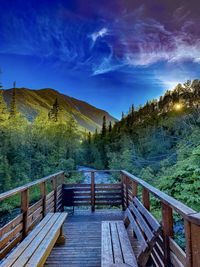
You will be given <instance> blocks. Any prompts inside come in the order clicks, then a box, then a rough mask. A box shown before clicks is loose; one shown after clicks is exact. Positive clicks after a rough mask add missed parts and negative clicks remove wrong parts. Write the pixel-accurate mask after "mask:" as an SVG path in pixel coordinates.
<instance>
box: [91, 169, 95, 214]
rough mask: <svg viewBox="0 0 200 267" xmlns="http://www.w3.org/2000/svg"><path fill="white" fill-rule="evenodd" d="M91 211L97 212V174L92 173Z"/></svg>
mask: <svg viewBox="0 0 200 267" xmlns="http://www.w3.org/2000/svg"><path fill="white" fill-rule="evenodd" d="M91 210H92V212H94V211H95V173H94V172H93V171H92V172H91Z"/></svg>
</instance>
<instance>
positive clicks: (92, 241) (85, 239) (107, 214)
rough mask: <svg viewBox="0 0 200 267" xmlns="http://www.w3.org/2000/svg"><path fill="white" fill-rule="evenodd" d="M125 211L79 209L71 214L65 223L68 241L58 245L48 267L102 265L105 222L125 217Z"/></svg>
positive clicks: (97, 266)
mask: <svg viewBox="0 0 200 267" xmlns="http://www.w3.org/2000/svg"><path fill="white" fill-rule="evenodd" d="M121 219H123V212H122V211H121V210H120V209H115V210H99V211H98V210H97V211H95V212H93V213H91V212H90V211H86V210H76V211H75V213H74V215H69V216H68V218H67V220H66V222H65V224H64V234H65V236H66V243H65V245H61V246H59V245H56V246H55V247H54V248H53V250H52V252H51V254H50V255H49V257H48V258H47V261H46V263H45V266H46V267H54V266H56V267H64V266H65V267H69V266H70V267H75V266H76V267H84V266H85V267H100V266H101V222H102V221H105V220H110V221H111V220H121Z"/></svg>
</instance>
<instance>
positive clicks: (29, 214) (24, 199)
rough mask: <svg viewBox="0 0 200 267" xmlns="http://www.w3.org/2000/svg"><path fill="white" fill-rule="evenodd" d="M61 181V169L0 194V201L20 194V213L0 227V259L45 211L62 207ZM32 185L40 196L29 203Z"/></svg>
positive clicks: (54, 210) (40, 218)
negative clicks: (32, 202)
mask: <svg viewBox="0 0 200 267" xmlns="http://www.w3.org/2000/svg"><path fill="white" fill-rule="evenodd" d="M49 182H51V188H52V190H51V191H50V192H49V193H47V183H49ZM63 183H64V172H63V171H61V172H58V173H56V174H53V175H51V176H48V177H45V178H43V179H40V180H37V181H34V182H31V183H28V184H26V185H24V186H21V187H18V188H16V189H12V190H10V191H8V192H5V193H2V194H0V203H2V202H3V201H5V200H7V199H9V198H11V197H13V196H17V195H19V194H20V196H21V213H20V214H19V215H18V216H16V217H15V218H14V219H13V220H11V221H10V222H8V223H7V224H6V225H4V226H3V227H2V228H0V259H3V258H4V257H5V256H6V255H7V254H8V253H9V252H10V250H12V249H13V248H14V247H15V246H16V245H17V244H18V243H19V242H20V241H21V240H22V239H23V238H25V237H26V235H27V234H28V232H29V231H30V230H31V229H32V228H33V227H34V226H35V225H36V224H37V223H38V222H39V221H41V220H42V218H43V217H44V216H45V215H46V213H48V212H56V211H58V210H61V209H62V184H63ZM33 187H34V188H35V187H37V188H38V189H39V190H40V198H39V200H38V201H36V202H35V203H34V204H32V205H30V203H29V202H30V198H29V193H30V190H31V189H32V188H33Z"/></svg>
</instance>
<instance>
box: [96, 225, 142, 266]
mask: <svg viewBox="0 0 200 267" xmlns="http://www.w3.org/2000/svg"><path fill="white" fill-rule="evenodd" d="M101 244H102V253H101V254H102V263H101V266H102V267H108V266H109V267H111V266H113V267H114V266H116V267H117V266H124V267H125V266H131V267H137V266H138V264H137V260H136V257H135V255H134V253H133V250H132V247H131V243H130V241H129V238H128V234H127V231H126V228H125V226H124V223H123V221H104V222H102V240H101Z"/></svg>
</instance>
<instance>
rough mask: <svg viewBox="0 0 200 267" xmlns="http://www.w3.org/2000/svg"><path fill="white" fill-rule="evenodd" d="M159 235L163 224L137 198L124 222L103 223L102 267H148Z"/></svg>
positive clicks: (128, 209) (127, 210)
mask: <svg viewBox="0 0 200 267" xmlns="http://www.w3.org/2000/svg"><path fill="white" fill-rule="evenodd" d="M160 233H161V226H160V224H159V223H158V222H157V220H156V219H155V218H154V217H153V216H152V214H151V213H150V212H149V211H148V210H147V209H146V208H145V207H144V206H143V205H142V203H141V202H140V201H139V200H138V199H137V198H136V197H134V198H133V201H132V202H131V203H130V204H129V206H128V208H127V209H126V211H125V216H124V220H123V221H104V222H102V240H101V242H102V243H101V246H102V247H101V266H102V267H111V266H113V267H114V266H116V267H117V266H132V267H136V266H140V267H144V266H146V264H147V261H148V260H149V257H150V254H151V252H152V250H153V246H154V245H155V243H156V240H157V239H158V236H159V234H160Z"/></svg>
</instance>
